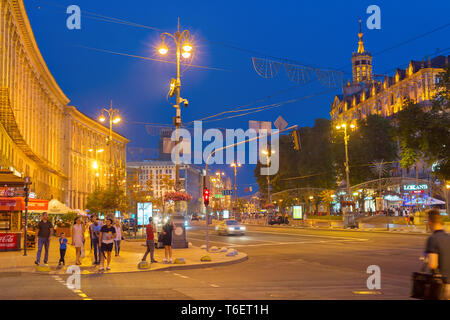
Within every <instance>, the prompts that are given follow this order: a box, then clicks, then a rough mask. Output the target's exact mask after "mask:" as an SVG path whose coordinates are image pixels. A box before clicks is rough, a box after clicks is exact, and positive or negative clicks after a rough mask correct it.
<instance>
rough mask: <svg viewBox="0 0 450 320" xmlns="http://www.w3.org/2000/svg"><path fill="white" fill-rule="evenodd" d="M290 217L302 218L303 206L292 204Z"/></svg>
mask: <svg viewBox="0 0 450 320" xmlns="http://www.w3.org/2000/svg"><path fill="white" fill-rule="evenodd" d="M292 218H293V219H296V220H302V219H303V208H302V206H292Z"/></svg>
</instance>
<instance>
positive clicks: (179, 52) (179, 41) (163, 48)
mask: <svg viewBox="0 0 450 320" xmlns="http://www.w3.org/2000/svg"><path fill="white" fill-rule="evenodd" d="M166 37H168V38H170V39H172V40H173V41H174V43H175V45H176V59H177V60H176V62H177V78H176V79H172V81H171V83H170V91H169V96H170V97H172V96H174V95H175V94H176V103H175V105H174V106H173V107H174V108H176V116H175V118H174V124H175V136H176V142H177V143H178V140H179V129H180V126H181V110H180V104H181V103H182V102H183V103H184V106H185V107H187V105H188V101H187V100H186V99H183V98H181V96H180V88H181V80H180V77H181V75H180V64H181V58H183V59H185V60H188V59H192V49H193V47H192V44H191V43H192V38H191V36H190V33H189V31H188V30H183V31H180V22H179V21H178V29H177V32H175V33H174V34H171V33H168V32H164V33H162V34H161V45H160V47H159V50H158V52H159V53H160V54H161V55H165V54H167V53H168V52H169V49H168V47H167V45H166V42H165V41H166ZM191 61H192V60H191ZM179 156H180V155H179V153H178V152H177V154H176V160H175V191H179V190H180V187H181V186H180V163H179V162H180V160H179Z"/></svg>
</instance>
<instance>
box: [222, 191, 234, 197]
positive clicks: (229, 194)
mask: <svg viewBox="0 0 450 320" xmlns="http://www.w3.org/2000/svg"><path fill="white" fill-rule="evenodd" d="M222 195H223V196H231V195H233V190H222Z"/></svg>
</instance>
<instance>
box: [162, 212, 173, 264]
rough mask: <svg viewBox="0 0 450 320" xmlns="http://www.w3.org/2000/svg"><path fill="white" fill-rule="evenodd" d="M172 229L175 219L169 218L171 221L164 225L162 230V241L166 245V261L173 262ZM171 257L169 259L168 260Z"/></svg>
mask: <svg viewBox="0 0 450 320" xmlns="http://www.w3.org/2000/svg"><path fill="white" fill-rule="evenodd" d="M172 231H173V221H172V218H169V221H167V223H166V224H165V225H164V227H163V231H162V234H163V236H162V243H163V245H164V256H165V258H164V260H163V262H164V263H167V262H169V263H172ZM167 258H169V260H167Z"/></svg>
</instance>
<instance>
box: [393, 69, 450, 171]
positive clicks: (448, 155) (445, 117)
mask: <svg viewBox="0 0 450 320" xmlns="http://www.w3.org/2000/svg"><path fill="white" fill-rule="evenodd" d="M436 90H437V94H436V95H435V97H434V98H433V100H432V103H431V106H430V105H427V104H424V103H414V102H412V101H410V100H406V101H405V102H404V107H403V110H402V111H400V112H399V113H397V115H396V117H395V118H396V123H397V129H396V136H397V138H398V139H399V142H400V149H401V153H400V156H401V160H400V163H401V165H402V167H404V168H409V167H411V166H412V165H413V164H414V163H417V162H418V160H419V159H423V160H425V161H426V162H427V163H428V164H429V165H432V164H434V165H435V166H434V170H435V174H436V175H437V176H438V177H439V178H441V179H443V180H448V179H450V69H449V67H446V68H445V71H444V72H442V73H440V74H439V75H438V81H437V84H436Z"/></svg>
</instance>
